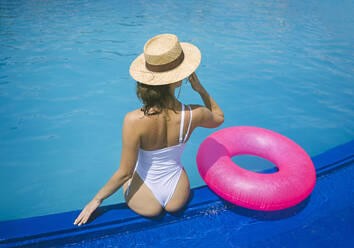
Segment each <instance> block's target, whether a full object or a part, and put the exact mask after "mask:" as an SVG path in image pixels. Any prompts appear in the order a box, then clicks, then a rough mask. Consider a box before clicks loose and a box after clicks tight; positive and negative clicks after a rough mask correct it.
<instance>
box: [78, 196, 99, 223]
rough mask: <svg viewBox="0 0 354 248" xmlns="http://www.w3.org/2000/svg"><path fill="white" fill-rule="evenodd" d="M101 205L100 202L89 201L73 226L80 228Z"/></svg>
mask: <svg viewBox="0 0 354 248" xmlns="http://www.w3.org/2000/svg"><path fill="white" fill-rule="evenodd" d="M101 203H102V202H101V201H99V200H96V199H93V200H91V201H90V202H89V203H88V204H87V205H86V206H85V208H84V209H83V210H82V211H81V213H80V214H79V216H78V217H77V218H76V220H75V222H74V225H76V224H77V225H78V226H81V225H82V224H86V222H87V220H88V219H89V218H90V216H91V214H92V213H93V212H94V211H95V210H96V208H98V206H99V205H101Z"/></svg>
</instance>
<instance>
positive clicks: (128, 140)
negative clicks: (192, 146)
mask: <svg viewBox="0 0 354 248" xmlns="http://www.w3.org/2000/svg"><path fill="white" fill-rule="evenodd" d="M200 59H201V55H200V51H199V49H198V48H197V47H195V46H194V45H192V44H190V43H182V42H181V43H180V42H179V41H178V38H177V37H176V36H175V35H172V34H162V35H158V36H155V37H153V38H151V39H150V40H149V41H147V43H146V44H145V46H144V53H143V54H141V55H140V56H138V57H137V58H136V59H135V60H134V61H133V63H132V64H131V66H130V74H131V76H132V77H133V78H134V79H135V80H136V81H137V96H138V97H139V98H140V99H141V100H142V102H143V107H142V108H140V109H137V110H134V111H132V112H130V113H128V114H126V116H125V118H124V122H123V137H122V140H123V149H122V156H121V160H120V166H119V169H118V170H117V171H116V172H115V173H114V175H113V176H112V177H111V179H110V180H109V181H108V182H107V184H106V185H105V186H104V187H103V188H102V189H101V190H100V191H99V192H98V193H97V195H96V196H95V197H94V198H93V199H92V200H91V201H90V202H89V203H88V204H87V205H86V206H85V208H84V209H83V210H82V212H81V213H80V214H79V216H78V217H77V218H76V220H75V222H74V224H78V225H79V226H80V225H82V224H85V223H86V222H87V221H88V219H89V217H90V216H91V214H92V213H93V211H95V209H96V208H97V207H98V206H99V205H100V204H101V203H102V201H103V200H104V199H106V198H107V197H109V196H110V195H112V194H113V193H114V192H116V191H117V190H118V189H119V188H120V187H121V186H123V192H124V196H125V200H126V203H127V205H128V206H129V207H130V208H131V209H132V210H133V211H134V212H136V213H138V214H140V215H143V216H146V217H154V216H158V215H160V214H161V212H162V211H163V210H166V211H167V212H176V211H178V210H180V209H181V208H182V207H183V206H184V205H185V204H186V203H187V200H188V197H189V193H190V185H189V180H188V176H187V174H186V172H185V170H184V168H183V166H182V165H181V163H180V158H181V155H182V152H183V150H184V147H185V144H186V142H187V141H188V139H189V137H190V135H191V134H192V132H193V130H194V129H195V128H196V127H207V128H215V127H218V126H219V125H221V124H222V123H223V121H224V116H223V112H222V110H221V109H220V107H219V106H218V105H217V104H216V103H215V101H214V100H213V99H212V97H211V96H210V95H209V94H208V92H207V91H206V90H205V88H204V87H203V86H202V85H201V83H200V82H199V80H198V77H197V75H196V74H195V73H194V71H195V70H196V69H197V67H198V66H199V64H200ZM185 78H188V79H189V81H190V83H191V86H192V88H193V89H194V90H195V91H196V92H198V93H199V94H200V96H201V97H202V99H203V102H204V104H205V106H200V105H188V108H185V105H184V104H183V103H181V102H179V101H178V100H177V98H176V97H175V89H176V88H178V87H179V89H181V88H180V87H181V85H182V80H183V79H185ZM185 109H186V110H187V109H188V111H185Z"/></svg>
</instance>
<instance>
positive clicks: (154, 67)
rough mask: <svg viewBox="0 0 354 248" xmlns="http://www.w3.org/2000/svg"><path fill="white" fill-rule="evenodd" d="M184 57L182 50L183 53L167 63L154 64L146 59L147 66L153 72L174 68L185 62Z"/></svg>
mask: <svg viewBox="0 0 354 248" xmlns="http://www.w3.org/2000/svg"><path fill="white" fill-rule="evenodd" d="M183 59H184V53H183V50H182V52H181V54H180V55H179V56H178V58H177V59H175V60H173V61H171V62H169V63H167V64H162V65H152V64H149V63H148V62H146V61H145V66H146V68H147V69H148V70H150V71H153V72H164V71H169V70H172V69H174V68H176V67H177V66H179V65H180V64H181V63H182V62H183Z"/></svg>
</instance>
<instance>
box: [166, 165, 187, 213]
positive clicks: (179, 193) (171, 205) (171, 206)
mask: <svg viewBox="0 0 354 248" xmlns="http://www.w3.org/2000/svg"><path fill="white" fill-rule="evenodd" d="M189 194H190V184H189V179H188V175H187V173H186V171H185V170H184V168H183V170H182V173H181V176H180V178H179V180H178V183H177V186H176V188H175V191H174V193H173V195H172V197H171V199H170V200H169V202H168V203H167V205H166V206H165V210H166V211H167V212H176V211H178V210H180V209H181V208H182V207H183V206H184V205H185V204H186V203H187V202H188V198H189Z"/></svg>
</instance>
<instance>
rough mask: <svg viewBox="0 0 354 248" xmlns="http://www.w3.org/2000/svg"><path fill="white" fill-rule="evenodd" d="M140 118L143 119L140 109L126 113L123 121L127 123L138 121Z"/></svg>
mask: <svg viewBox="0 0 354 248" xmlns="http://www.w3.org/2000/svg"><path fill="white" fill-rule="evenodd" d="M142 117H144V112H143V111H141V109H140V108H139V109H135V110H133V111H130V112H128V113H126V115H125V117H124V119H125V120H127V121H137V120H140V119H141V118H142Z"/></svg>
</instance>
